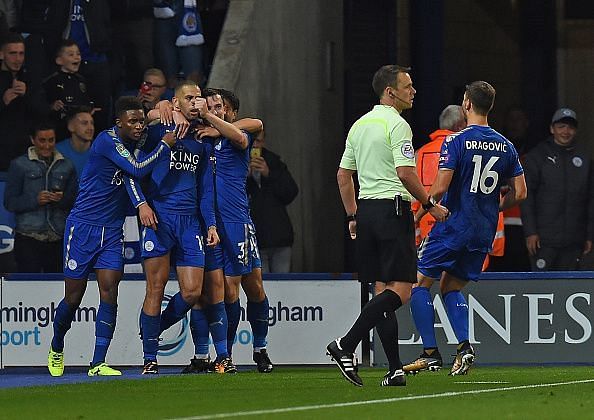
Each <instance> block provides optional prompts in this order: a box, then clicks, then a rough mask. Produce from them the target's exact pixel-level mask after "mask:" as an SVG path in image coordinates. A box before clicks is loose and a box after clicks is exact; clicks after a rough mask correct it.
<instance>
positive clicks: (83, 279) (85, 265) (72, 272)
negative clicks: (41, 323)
mask: <svg viewBox="0 0 594 420" xmlns="http://www.w3.org/2000/svg"><path fill="white" fill-rule="evenodd" d="M101 234H102V231H101V228H100V227H97V226H89V225H86V224H84V223H78V222H72V221H71V220H67V221H66V226H65V230H64V299H62V300H61V301H60V303H59V304H58V308H57V309H56V314H55V317H54V322H53V330H54V331H53V338H52V342H51V345H50V349H49V354H48V369H49V371H50V374H51V375H52V376H61V375H62V374H63V373H64V337H65V335H66V333H67V332H68V330H70V327H71V325H72V320H73V319H74V316H75V314H76V310H77V309H78V307H79V306H80V304H81V301H82V298H83V296H84V294H85V291H86V289H87V277H88V275H89V272H90V270H91V269H92V267H93V266H94V264H95V261H96V259H97V254H98V252H99V250H100V242H99V240H98V239H99V238H101Z"/></svg>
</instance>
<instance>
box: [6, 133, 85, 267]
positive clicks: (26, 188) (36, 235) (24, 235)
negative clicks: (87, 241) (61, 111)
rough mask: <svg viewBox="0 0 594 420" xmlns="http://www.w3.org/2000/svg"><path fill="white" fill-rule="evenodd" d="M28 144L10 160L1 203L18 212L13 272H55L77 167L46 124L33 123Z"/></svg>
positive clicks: (60, 257)
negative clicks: (24, 149) (24, 151)
mask: <svg viewBox="0 0 594 420" xmlns="http://www.w3.org/2000/svg"><path fill="white" fill-rule="evenodd" d="M31 142H32V143H33V146H31V147H29V150H28V151H27V153H26V154H24V155H23V156H20V157H18V158H16V159H14V160H13V161H12V162H11V163H10V168H9V170H8V181H7V184H6V189H5V191H4V206H5V207H6V209H7V210H9V211H12V212H13V213H15V215H16V229H15V231H16V233H15V240H14V255H15V260H16V263H17V270H18V271H19V272H44V273H57V272H60V271H61V270H62V237H63V235H64V226H65V223H66V217H67V216H68V212H69V211H70V209H71V208H72V205H73V204H74V199H75V196H76V188H77V187H76V185H77V176H76V170H75V169H74V165H73V164H72V162H70V161H69V160H68V159H66V158H64V156H62V154H61V153H60V152H58V151H56V150H55V145H56V135H55V132H54V129H53V127H52V126H51V125H50V124H39V125H36V126H35V128H34V129H33V131H32V136H31Z"/></svg>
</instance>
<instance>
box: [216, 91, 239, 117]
mask: <svg viewBox="0 0 594 420" xmlns="http://www.w3.org/2000/svg"><path fill="white" fill-rule="evenodd" d="M218 91H219V93H220V94H221V97H222V98H223V101H225V100H227V101H229V103H230V104H231V109H232V111H235V112H238V111H239V98H238V97H237V96H236V95H235V94H234V93H233V92H231V91H230V90H227V89H218Z"/></svg>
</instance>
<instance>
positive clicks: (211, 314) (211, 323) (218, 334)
mask: <svg viewBox="0 0 594 420" xmlns="http://www.w3.org/2000/svg"><path fill="white" fill-rule="evenodd" d="M206 318H207V319H208V327H209V330H210V335H211V336H212V341H213V343H214V347H215V351H216V352H217V360H221V359H224V358H226V357H229V353H228V352H227V330H228V328H229V322H228V321H227V312H226V311H225V303H224V302H219V303H215V304H214V305H208V306H207V307H206Z"/></svg>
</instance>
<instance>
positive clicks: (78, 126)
mask: <svg viewBox="0 0 594 420" xmlns="http://www.w3.org/2000/svg"><path fill="white" fill-rule="evenodd" d="M67 121H68V124H67V127H68V132H69V133H70V137H69V138H67V139H65V140H62V141H61V142H59V143H58V144H56V149H58V151H59V152H60V153H62V155H63V156H64V157H66V158H67V159H70V161H71V162H72V163H73V165H74V167H75V168H76V174H77V176H78V178H80V176H81V174H82V170H83V168H84V167H85V164H86V163H87V160H88V159H89V154H90V148H91V143H92V142H93V138H94V135H95V121H94V120H93V115H92V114H91V109H90V108H84V107H82V108H75V109H74V110H73V111H72V112H71V113H70V114H69V116H68V117H67Z"/></svg>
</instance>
